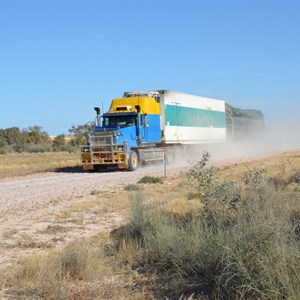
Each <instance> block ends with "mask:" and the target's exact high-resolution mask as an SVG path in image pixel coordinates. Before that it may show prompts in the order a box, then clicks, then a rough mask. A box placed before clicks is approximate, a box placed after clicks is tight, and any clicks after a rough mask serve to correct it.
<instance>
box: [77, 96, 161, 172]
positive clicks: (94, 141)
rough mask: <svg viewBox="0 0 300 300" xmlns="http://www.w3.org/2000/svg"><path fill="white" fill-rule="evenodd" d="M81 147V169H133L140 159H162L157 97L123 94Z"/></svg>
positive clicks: (98, 112) (115, 100)
mask: <svg viewBox="0 0 300 300" xmlns="http://www.w3.org/2000/svg"><path fill="white" fill-rule="evenodd" d="M95 110H96V112H97V125H96V126H95V128H94V130H93V132H92V134H91V135H90V139H89V143H88V144H87V145H84V146H83V149H82V151H81V158H82V163H83V169H85V170H97V169H105V168H108V167H117V168H118V169H128V170H135V169H136V168H137V167H138V165H139V163H140V162H142V161H143V160H147V159H148V160H149V159H155V160H157V159H162V158H163V153H162V150H161V149H160V150H158V149H157V148H156V145H157V143H160V141H161V129H160V103H159V97H157V95H156V94H154V95H153V94H151V95H149V94H146V95H141V94H133V93H125V94H124V97H123V98H117V99H114V100H113V101H112V103H111V106H110V109H109V111H108V112H106V113H104V114H103V115H102V122H101V116H100V109H99V108H95Z"/></svg>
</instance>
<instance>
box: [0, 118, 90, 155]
mask: <svg viewBox="0 0 300 300" xmlns="http://www.w3.org/2000/svg"><path fill="white" fill-rule="evenodd" d="M94 125H95V124H94V123H93V122H89V123H86V124H84V125H77V126H75V125H73V126H72V127H71V128H70V129H69V133H70V136H66V135H65V134H59V135H57V136H55V137H50V136H49V134H48V133H47V132H46V131H44V130H43V128H42V127H41V126H37V125H36V126H31V127H28V128H25V129H20V128H18V127H10V128H5V129H1V128H0V154H7V153H23V152H29V153H44V152H57V151H67V152H78V146H79V145H82V144H83V143H84V142H86V141H87V140H88V134H89V132H90V131H91V130H92V129H93V127H94Z"/></svg>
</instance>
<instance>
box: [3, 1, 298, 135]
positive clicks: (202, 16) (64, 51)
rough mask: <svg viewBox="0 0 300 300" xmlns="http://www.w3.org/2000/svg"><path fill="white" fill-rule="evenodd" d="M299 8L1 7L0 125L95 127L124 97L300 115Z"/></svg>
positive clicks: (248, 4)
mask: <svg viewBox="0 0 300 300" xmlns="http://www.w3.org/2000/svg"><path fill="white" fill-rule="evenodd" d="M299 15H300V2H298V1H271V0H270V1H268V0H265V1H250V0H249V1H243V0H240V1H226V0H223V1H221V0H219V1H189V0H184V1H171V0H170V1H167V0H166V1H159V0H157V1H155V0H153V1H143V0H140V1H126V0H123V1H101V0H99V1H97V0H94V1H83V0H82V1H79V0H77V1H75V0H74V1H72V0H65V1H64V0H61V1H51V0H48V1H47V0H36V1H27V0H23V1H21V0H19V1H14V0H11V1H5V0H4V1H3V0H0V43H1V44H0V46H1V47H0V103H1V107H0V128H8V127H12V126H17V127H19V128H27V127H29V126H33V125H39V126H42V127H43V129H44V130H46V131H47V132H48V133H49V134H51V135H55V134H61V133H68V129H69V128H70V127H71V126H72V125H78V124H84V123H86V122H88V121H93V120H94V116H95V113H94V111H93V107H94V106H100V107H101V108H102V107H104V109H105V110H106V109H107V108H108V106H109V103H110V101H111V99H113V98H116V97H120V96H121V95H122V93H123V92H124V91H130V90H149V89H169V90H174V91H178V92H185V93H190V94H195V95H201V96H205V97H212V98H219V99H224V100H226V101H227V102H228V103H230V104H231V105H233V106H236V107H240V108H257V109H261V110H262V111H263V113H264V114H265V116H266V120H267V122H270V123H272V122H274V120H275V121H276V120H278V119H279V118H282V116H284V117H287V118H289V119H290V116H291V117H292V116H293V117H295V116H297V114H298V113H299V111H300V18H299Z"/></svg>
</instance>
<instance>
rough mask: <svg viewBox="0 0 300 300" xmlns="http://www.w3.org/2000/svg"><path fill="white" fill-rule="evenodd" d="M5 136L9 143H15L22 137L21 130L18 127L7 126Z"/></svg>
mask: <svg viewBox="0 0 300 300" xmlns="http://www.w3.org/2000/svg"><path fill="white" fill-rule="evenodd" d="M4 136H5V137H6V140H7V143H8V144H9V145H14V144H17V143H18V141H19V139H20V137H21V131H20V129H19V128H18V127H10V128H6V129H4Z"/></svg>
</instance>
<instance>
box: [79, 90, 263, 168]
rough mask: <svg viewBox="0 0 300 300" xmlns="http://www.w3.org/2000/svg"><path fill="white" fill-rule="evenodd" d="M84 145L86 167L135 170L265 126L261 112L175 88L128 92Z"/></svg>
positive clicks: (101, 119) (99, 121) (100, 118)
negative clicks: (180, 91)
mask: <svg viewBox="0 0 300 300" xmlns="http://www.w3.org/2000/svg"><path fill="white" fill-rule="evenodd" d="M94 109H95V111H96V115H97V116H96V125H95V127H94V129H93V131H92V132H91V134H90V137H89V141H88V142H87V143H86V144H85V145H83V146H82V147H81V162H82V166H83V169H84V170H90V171H92V170H94V171H96V170H99V169H106V168H110V167H115V168H118V169H126V170H130V171H133V170H135V169H137V168H138V167H139V166H140V165H141V164H143V163H146V162H151V161H160V160H163V159H166V160H167V161H168V162H172V161H174V160H175V159H177V158H179V157H180V158H182V156H183V154H184V152H185V150H186V149H187V148H188V147H191V146H193V145H199V144H203V145H205V144H211V143H225V142H226V141H228V140H229V139H234V138H237V137H243V136H245V135H249V134H251V132H256V131H257V130H261V129H262V128H263V123H264V120H263V119H264V117H263V114H262V113H261V112H260V111H259V110H253V109H251V110H245V109H244V110H243V109H238V108H234V107H232V106H230V105H229V104H228V103H226V102H225V101H224V100H218V99H212V98H206V97H200V96H195V95H190V94H184V93H179V92H174V91H169V90H151V91H138V92H124V94H123V97H121V98H116V99H113V100H112V102H111V105H110V108H109V110H108V111H107V112H105V113H103V114H102V116H101V112H100V108H99V107H95V108H94Z"/></svg>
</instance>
